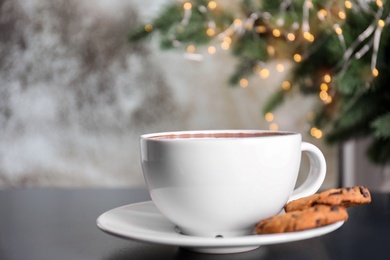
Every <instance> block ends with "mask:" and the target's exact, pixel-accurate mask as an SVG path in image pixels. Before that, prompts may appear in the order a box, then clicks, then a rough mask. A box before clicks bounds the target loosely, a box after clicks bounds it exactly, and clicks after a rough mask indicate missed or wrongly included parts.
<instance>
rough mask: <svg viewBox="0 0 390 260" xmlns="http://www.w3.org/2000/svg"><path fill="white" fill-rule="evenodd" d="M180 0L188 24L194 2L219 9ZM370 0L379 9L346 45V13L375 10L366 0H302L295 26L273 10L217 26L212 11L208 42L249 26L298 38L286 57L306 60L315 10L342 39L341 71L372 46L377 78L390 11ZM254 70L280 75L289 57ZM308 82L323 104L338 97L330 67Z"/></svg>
mask: <svg viewBox="0 0 390 260" xmlns="http://www.w3.org/2000/svg"><path fill="white" fill-rule="evenodd" d="M179 2H180V3H181V5H182V8H183V17H182V20H181V24H182V25H183V26H184V28H185V26H186V25H187V24H188V22H189V20H190V19H191V14H192V11H193V9H194V8H197V10H198V11H200V12H201V13H204V14H212V13H213V12H217V11H218V8H219V5H218V3H217V2H216V1H208V2H206V3H207V4H204V3H205V2H203V3H202V4H199V3H201V2H200V1H199V2H197V1H187V0H185V1H179ZM368 2H370V1H368ZM372 2H375V4H376V6H377V7H378V8H377V10H376V11H375V12H376V13H374V14H373V16H374V20H373V22H372V23H371V24H370V25H369V26H368V27H367V28H365V30H364V31H363V32H362V33H361V34H360V35H359V37H357V38H356V40H355V41H354V42H353V43H352V44H350V45H349V46H346V40H345V39H344V32H343V24H344V23H345V21H346V19H347V15H348V12H374V11H373V10H369V8H367V3H363V2H362V1H350V0H346V1H324V3H323V4H322V6H323V8H320V9H319V10H318V11H315V10H314V4H313V2H312V1H311V0H304V1H303V3H302V9H301V10H302V17H300V18H299V20H298V19H297V20H296V21H294V22H293V23H291V26H286V21H284V19H283V18H279V19H276V21H275V20H274V19H272V17H271V15H270V14H269V13H266V12H263V13H259V12H254V13H250V14H247V15H246V16H245V17H242V16H240V17H236V18H234V19H233V20H232V22H231V24H229V25H226V26H225V27H224V28H220V27H217V26H216V24H217V22H216V21H214V20H213V19H212V17H213V16H212V15H206V17H208V19H207V21H206V22H205V23H206V24H205V27H204V30H205V34H206V35H207V36H208V37H210V38H212V41H210V42H211V43H212V44H210V45H208V46H207V53H208V54H209V55H214V54H216V53H217V52H219V51H229V50H230V49H231V45H232V43H233V42H234V41H236V40H237V39H239V38H240V36H242V35H243V34H244V33H245V32H247V31H253V32H254V33H257V34H269V35H272V36H273V37H274V38H278V39H281V38H283V39H284V40H285V41H286V42H290V43H294V44H295V46H301V47H302V48H295V49H298V50H300V51H298V52H293V53H288V54H287V56H286V57H285V59H286V60H291V61H293V62H295V63H300V62H302V61H303V60H305V58H306V55H308V54H307V53H305V48H304V47H305V46H308V45H310V44H312V43H314V42H315V40H316V37H317V36H316V33H317V32H316V30H315V29H313V28H312V27H311V25H310V22H311V21H312V20H313V17H312V16H316V17H315V18H316V19H317V21H319V22H321V23H323V24H324V26H327V27H328V28H329V30H330V31H333V33H334V34H335V35H336V36H337V38H338V40H339V44H340V45H341V46H342V47H343V48H344V49H345V53H344V55H343V57H341V60H340V63H339V64H338V66H340V67H341V68H342V69H341V71H345V70H347V68H348V66H349V65H350V63H351V60H352V59H360V58H361V57H362V56H363V55H365V54H366V53H367V52H368V51H369V50H372V57H371V77H372V78H375V77H378V75H379V73H380V71H379V69H378V68H377V59H378V57H377V55H378V48H379V43H380V39H381V32H382V30H383V28H384V27H385V26H387V25H388V24H389V23H390V15H387V16H386V17H384V18H383V17H382V16H383V12H384V8H383V2H382V0H374V1H372ZM289 4H291V1H287V0H286V1H281V3H280V6H279V9H280V10H281V11H283V10H284V11H287V6H288V5H289ZM313 13H314V15H313ZM260 17H261V19H262V21H263V23H262V24H260V25H258V24H256V21H257V20H258V19H259V18H260ZM152 30H153V26H152V25H150V24H148V25H146V26H145V31H146V32H151V31H152ZM369 37H372V40H371V41H367V39H368V38H369ZM185 49H186V51H187V52H188V54H192V55H187V56H186V57H189V58H194V59H197V60H201V59H200V58H199V56H194V54H198V55H203V54H200V53H197V49H196V48H195V46H194V45H193V44H188V45H187V46H186V48H185ZM266 51H267V53H268V55H269V56H270V57H275V56H277V55H278V46H276V44H273V43H272V42H270V43H268V46H267V47H266ZM267 65H268V64H267ZM252 71H253V75H256V76H258V77H259V78H260V79H267V78H269V77H279V75H277V74H278V73H283V72H285V63H283V62H279V63H277V64H276V67H275V69H272V70H270V68H269V67H267V66H266V64H265V63H263V62H261V61H259V62H258V64H256V65H255V66H254V67H253V69H252ZM271 71H272V72H271ZM272 73H276V74H272ZM305 84H306V85H307V86H308V87H311V88H315V89H318V101H319V102H322V103H323V104H324V105H329V104H331V103H332V102H334V98H335V97H334V95H335V93H336V91H335V87H334V84H333V75H332V72H331V71H325V72H324V73H323V74H322V75H318V80H314V81H313V80H312V79H309V78H308V79H306V80H305ZM315 84H318V85H315ZM238 85H239V86H240V87H241V88H250V87H253V86H251V82H250V78H249V77H242V78H240V79H239V81H238ZM280 87H281V89H282V90H283V91H286V92H288V91H291V90H292V89H293V88H294V85H293V83H292V82H291V81H289V80H284V81H283V82H282V83H281V86H280ZM313 113H314V112H310V114H311V115H313ZM311 117H314V116H311ZM264 120H265V121H266V122H267V123H268V124H269V128H270V129H273V130H276V129H278V128H279V126H278V124H277V118H276V117H275V115H274V114H273V113H271V112H267V113H265V116H264ZM309 133H310V134H311V136H313V137H314V138H318V139H320V138H322V136H323V132H322V130H321V129H319V128H317V127H315V126H311V127H310V129H309Z"/></svg>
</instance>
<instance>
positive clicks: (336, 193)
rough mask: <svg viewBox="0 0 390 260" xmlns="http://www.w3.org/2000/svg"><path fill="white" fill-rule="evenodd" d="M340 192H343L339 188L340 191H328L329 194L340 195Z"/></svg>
mask: <svg viewBox="0 0 390 260" xmlns="http://www.w3.org/2000/svg"><path fill="white" fill-rule="evenodd" d="M342 193H343V192H342V191H341V190H340V191H336V192H333V193H330V194H329V196H333V195H340V194H342Z"/></svg>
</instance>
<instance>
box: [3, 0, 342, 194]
mask: <svg viewBox="0 0 390 260" xmlns="http://www.w3.org/2000/svg"><path fill="white" fill-rule="evenodd" d="M165 2H167V1H166V0H159V1H157V0H155V1H152V0H148V1H135V0H133V1H120V0H113V1H110V0H96V1H87V0H0V188H1V187H3V188H7V187H31V186H55V187H75V186H102V187H121V186H139V185H144V180H143V177H142V171H141V167H140V162H139V156H138V149H139V147H138V138H139V135H140V134H142V133H147V132H155V131H169V130H188V129H223V128H235V129H244V128H253V129H259V128H260V129H268V127H269V124H270V123H269V122H266V121H265V120H264V118H263V116H262V115H261V104H262V103H263V102H264V100H266V99H267V97H268V96H269V95H270V94H271V93H272V92H273V91H274V90H275V89H276V88H277V87H278V85H280V83H281V82H282V80H283V77H282V76H283V73H277V72H276V71H275V69H274V68H275V64H272V63H271V64H269V68H270V71H271V75H270V77H269V78H268V79H266V80H261V79H256V78H254V79H253V80H252V81H251V82H250V84H249V86H248V87H247V88H245V89H244V88H240V87H230V86H228V84H227V78H228V76H229V75H230V73H231V72H232V70H233V69H234V59H232V58H231V57H230V56H229V54H228V53H225V52H223V51H221V50H218V51H217V53H216V54H215V55H208V54H206V52H205V50H202V49H201V50H199V53H200V54H203V56H202V57H203V60H202V61H193V60H189V59H186V58H185V57H184V55H183V53H182V52H181V51H179V50H171V51H161V50H160V49H159V47H158V43H157V39H151V40H150V41H148V42H146V43H145V44H137V45H130V44H129V43H128V42H127V41H126V34H127V33H128V31H129V30H130V29H131V28H134V26H135V25H136V24H138V23H139V22H141V21H148V19H151V18H152V17H154V16H155V15H156V12H158V10H159V9H160V7H161V5H162V4H164V3H165ZM312 103H313V100H308V99H303V98H302V97H301V96H299V95H297V96H295V97H294V98H292V99H291V100H289V101H287V102H286V104H285V105H284V106H283V107H281V108H280V109H279V110H278V111H276V112H275V120H274V122H275V123H277V124H278V125H279V129H281V130H293V131H299V132H301V133H302V134H304V140H305V141H309V142H314V143H315V144H316V145H318V146H320V149H321V150H322V151H323V152H324V154H325V156H326V158H327V162H328V169H329V170H328V176H327V181H326V183H325V185H324V186H334V185H335V180H336V179H337V176H336V168H337V165H336V154H335V149H334V148H330V147H326V146H325V145H323V143H322V142H321V140H315V139H313V138H311V137H309V136H307V135H305V134H306V132H307V130H308V127H309V126H308V125H307V123H306V120H307V114H308V113H309V112H310V107H311V105H312ZM305 170H306V171H307V166H305V163H304V165H303V170H302V171H305Z"/></svg>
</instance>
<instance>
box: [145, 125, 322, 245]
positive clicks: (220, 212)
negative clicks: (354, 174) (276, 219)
mask: <svg viewBox="0 0 390 260" xmlns="http://www.w3.org/2000/svg"><path fill="white" fill-rule="evenodd" d="M140 148H141V161H142V168H143V172H144V177H145V181H146V184H147V186H148V188H149V191H150V195H151V198H152V200H153V202H154V204H155V205H156V207H157V208H158V209H159V210H160V211H161V212H162V214H164V215H165V216H166V217H167V218H168V219H169V220H171V221H172V222H173V223H174V224H176V225H177V226H178V227H179V229H180V230H181V232H182V233H183V234H186V235H192V236H203V237H234V236H242V235H248V234H252V233H253V230H254V227H255V225H256V223H257V222H258V221H260V220H262V219H264V218H267V217H271V216H273V215H276V214H278V213H279V212H280V211H281V210H282V209H283V207H284V205H285V204H286V203H287V202H288V201H289V200H293V199H297V198H299V197H303V196H308V195H312V194H314V193H315V192H316V191H317V190H318V189H319V188H320V186H321V185H322V183H323V181H324V178H325V174H326V162H325V158H324V156H323V154H322V153H321V151H320V150H319V149H318V148H317V147H316V146H314V145H312V144H310V143H306V142H302V137H301V135H300V134H299V133H293V132H281V131H261V130H217V131H186V132H165V133H154V134H145V135H142V136H141V138H140ZM302 152H305V153H306V154H307V156H308V158H309V161H310V172H309V174H308V176H307V178H306V179H305V181H304V182H303V184H302V185H300V186H299V187H298V188H296V189H295V190H294V187H295V184H296V181H297V177H298V172H299V167H300V162H301V154H302Z"/></svg>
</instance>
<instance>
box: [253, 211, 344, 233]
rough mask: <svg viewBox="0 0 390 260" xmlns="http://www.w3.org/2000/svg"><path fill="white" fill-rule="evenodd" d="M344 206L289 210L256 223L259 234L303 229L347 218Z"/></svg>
mask: <svg viewBox="0 0 390 260" xmlns="http://www.w3.org/2000/svg"><path fill="white" fill-rule="evenodd" d="M347 219H348V213H347V210H346V209H345V208H344V207H341V206H328V205H316V206H313V207H310V208H307V209H305V210H298V211H292V212H288V213H286V214H282V215H277V216H274V217H271V218H267V219H264V220H262V221H260V222H259V223H258V224H257V225H256V232H257V233H258V234H273V233H284V232H293V231H301V230H306V229H310V228H316V227H321V226H325V225H328V224H332V223H335V222H338V221H342V220H347Z"/></svg>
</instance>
